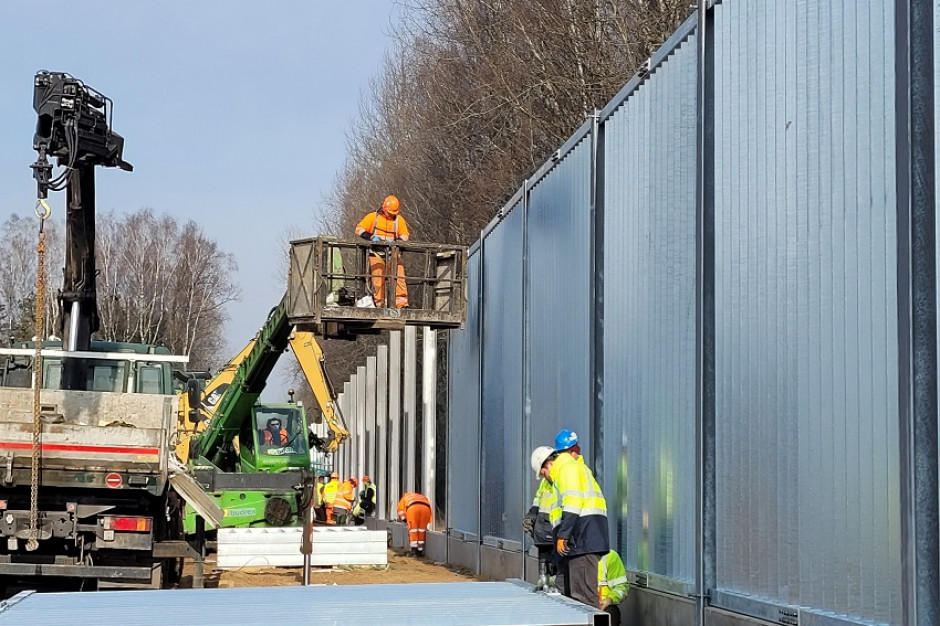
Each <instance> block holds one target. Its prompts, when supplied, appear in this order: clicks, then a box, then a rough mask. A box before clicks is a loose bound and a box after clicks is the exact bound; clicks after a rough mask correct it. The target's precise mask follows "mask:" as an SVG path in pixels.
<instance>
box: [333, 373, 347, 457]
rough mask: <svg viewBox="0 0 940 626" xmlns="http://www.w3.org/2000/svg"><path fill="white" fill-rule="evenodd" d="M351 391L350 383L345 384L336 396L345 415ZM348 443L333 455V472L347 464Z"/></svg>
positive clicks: (344, 443)
mask: <svg viewBox="0 0 940 626" xmlns="http://www.w3.org/2000/svg"><path fill="white" fill-rule="evenodd" d="M347 389H349V383H348V382H346V383H343V391H342V393H340V394H339V395H338V396H336V404H337V405H338V406H339V410H340V412H341V413H342V414H343V415H347V413H346V390H347ZM347 443H348V442H346V441H344V442H343V443H341V444H340V447H339V449H338V450H337V451H336V452H334V453H333V470H334V471H337V472H338V471H339V469H340V468H341V467H344V466H345V464H346V450H347V446H346V444H347Z"/></svg>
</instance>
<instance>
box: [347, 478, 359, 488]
mask: <svg viewBox="0 0 940 626" xmlns="http://www.w3.org/2000/svg"><path fill="white" fill-rule="evenodd" d="M349 482H351V483H352V486H353V487H355V486H356V485H358V484H359V481H358V480H356V479H355V478H350V479H349Z"/></svg>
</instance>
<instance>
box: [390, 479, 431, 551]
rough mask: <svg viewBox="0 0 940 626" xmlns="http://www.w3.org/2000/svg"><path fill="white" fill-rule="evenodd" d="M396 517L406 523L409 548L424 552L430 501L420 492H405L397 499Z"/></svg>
mask: <svg viewBox="0 0 940 626" xmlns="http://www.w3.org/2000/svg"><path fill="white" fill-rule="evenodd" d="M398 519H403V520H405V522H406V524H407V525H408V541H409V543H410V545H411V550H412V551H413V552H414V553H416V554H424V537H425V534H426V533H427V530H428V526H430V525H431V501H430V500H428V499H427V498H426V497H425V496H423V495H421V494H420V493H415V492H413V491H409V492H406V493H405V494H404V495H403V496H402V497H401V500H399V501H398Z"/></svg>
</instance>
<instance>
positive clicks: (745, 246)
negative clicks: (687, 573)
mask: <svg viewBox="0 0 940 626" xmlns="http://www.w3.org/2000/svg"><path fill="white" fill-rule="evenodd" d="M893 15H894V13H893V6H892V3H888V2H882V1H880V0H813V1H808V2H799V3H775V2H742V1H740V0H735V1H728V2H724V3H722V4H719V5H717V6H716V7H715V9H714V28H715V31H714V33H715V36H714V39H715V50H714V79H715V84H714V93H715V103H714V104H715V107H714V110H715V127H714V137H715V161H714V167H715V231H716V232H715V240H716V242H715V245H716V278H715V280H716V287H715V301H716V320H717V322H716V324H717V326H716V341H717V352H716V377H717V420H718V422H717V438H718V444H717V451H716V454H717V468H716V469H717V494H716V495H717V505H718V510H717V516H718V519H717V523H718V546H717V567H718V582H719V587H720V588H721V589H723V590H729V591H735V592H739V593H745V594H749V595H752V596H760V597H764V598H770V599H774V600H778V601H781V602H784V603H790V604H797V605H803V606H810V607H818V608H822V609H825V610H828V611H834V612H836V613H842V614H848V615H854V616H859V617H863V618H867V619H874V620H884V621H890V622H891V623H899V621H900V618H901V606H900V597H899V596H900V579H901V565H900V560H899V559H900V557H899V554H900V549H899V542H900V534H899V516H898V515H899V514H898V511H899V510H900V502H899V496H898V488H897V486H898V484H899V478H898V467H899V459H898V448H899V440H898V432H897V428H898V400H897V398H898V389H897V386H898V369H897V363H898V346H897V338H898V329H897V321H896V318H897V283H896V241H895V227H896V224H895V215H896V214H895V211H896V198H895V169H894V156H895V155H894V145H895V125H894V119H895V111H894V53H893V46H894V42H893V32H894V31H893V28H894V25H893Z"/></svg>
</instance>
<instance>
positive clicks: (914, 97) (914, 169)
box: [895, 0, 940, 626]
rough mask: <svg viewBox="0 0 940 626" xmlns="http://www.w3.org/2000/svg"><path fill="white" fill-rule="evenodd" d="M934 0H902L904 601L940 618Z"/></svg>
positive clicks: (912, 610) (912, 620)
mask: <svg viewBox="0 0 940 626" xmlns="http://www.w3.org/2000/svg"><path fill="white" fill-rule="evenodd" d="M933 10H934V7H933V2H932V0H897V1H896V2H895V80H896V83H895V93H896V102H895V110H896V112H897V124H896V127H897V154H896V160H897V200H898V206H897V236H898V247H897V255H898V359H899V363H898V376H899V385H898V390H899V394H898V396H899V397H898V408H899V419H900V425H899V426H900V428H899V435H900V437H899V439H900V441H899V445H900V462H901V468H900V469H901V471H900V478H901V490H900V494H901V604H902V607H903V609H902V616H903V623H904V624H906V625H908V626H926V625H927V624H940V545H938V544H940V536H938V534H940V531H938V504H940V503H938V475H937V472H938V462H937V436H938V433H937V429H938V417H937V408H938V406H937V285H936V282H937V276H936V274H937V265H936V264H937V255H936V188H935V184H936V165H937V164H936V157H935V150H936V147H935V145H934V126H935V119H934V118H935V116H936V111H935V110H934V75H933V72H934V58H933V55H934V33H933V28H934V25H933Z"/></svg>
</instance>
